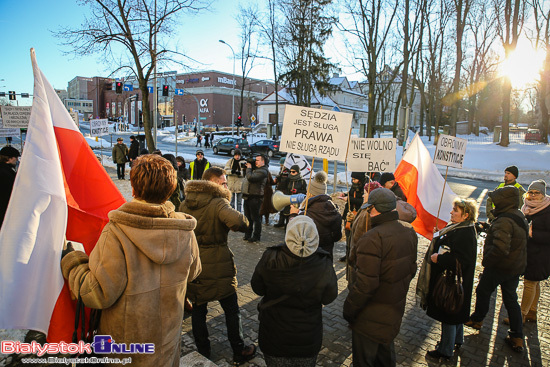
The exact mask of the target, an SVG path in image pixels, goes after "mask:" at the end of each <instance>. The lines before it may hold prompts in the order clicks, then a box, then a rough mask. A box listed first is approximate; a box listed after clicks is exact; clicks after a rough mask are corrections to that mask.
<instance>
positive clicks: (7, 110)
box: [2, 106, 31, 129]
mask: <svg viewBox="0 0 550 367" xmlns="http://www.w3.org/2000/svg"><path fill="white" fill-rule="evenodd" d="M30 118H31V107H30V106H2V120H3V121H4V127H5V128H14V127H15V128H20V129H21V128H23V129H26V128H27V127H28V126H29V120H30Z"/></svg>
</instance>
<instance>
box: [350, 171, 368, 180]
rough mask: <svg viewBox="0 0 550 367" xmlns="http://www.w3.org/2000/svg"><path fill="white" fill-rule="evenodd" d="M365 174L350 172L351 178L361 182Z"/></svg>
mask: <svg viewBox="0 0 550 367" xmlns="http://www.w3.org/2000/svg"><path fill="white" fill-rule="evenodd" d="M365 177H366V176H365V172H352V173H351V178H355V179H356V180H359V181H361V182H365Z"/></svg>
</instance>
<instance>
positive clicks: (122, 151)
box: [112, 138, 128, 180]
mask: <svg viewBox="0 0 550 367" xmlns="http://www.w3.org/2000/svg"><path fill="white" fill-rule="evenodd" d="M112 154H113V163H116V174H117V176H118V179H119V180H124V179H125V178H124V170H125V168H126V162H128V147H127V146H126V144H124V143H123V140H122V138H118V139H117V140H116V145H115V146H114V147H113V152H112Z"/></svg>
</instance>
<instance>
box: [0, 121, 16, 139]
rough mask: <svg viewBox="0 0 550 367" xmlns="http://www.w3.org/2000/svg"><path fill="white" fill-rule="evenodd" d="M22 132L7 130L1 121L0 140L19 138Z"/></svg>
mask: <svg viewBox="0 0 550 367" xmlns="http://www.w3.org/2000/svg"><path fill="white" fill-rule="evenodd" d="M20 132H21V130H19V129H5V128H4V125H3V124H2V119H0V138H11V137H15V136H19V133H20Z"/></svg>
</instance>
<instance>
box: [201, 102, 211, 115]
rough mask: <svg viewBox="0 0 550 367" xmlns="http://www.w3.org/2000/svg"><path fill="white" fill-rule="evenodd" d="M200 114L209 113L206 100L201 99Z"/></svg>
mask: <svg viewBox="0 0 550 367" xmlns="http://www.w3.org/2000/svg"><path fill="white" fill-rule="evenodd" d="M199 105H200V112H201V113H210V111H209V110H208V98H203V99H201V100H200V102H199Z"/></svg>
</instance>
